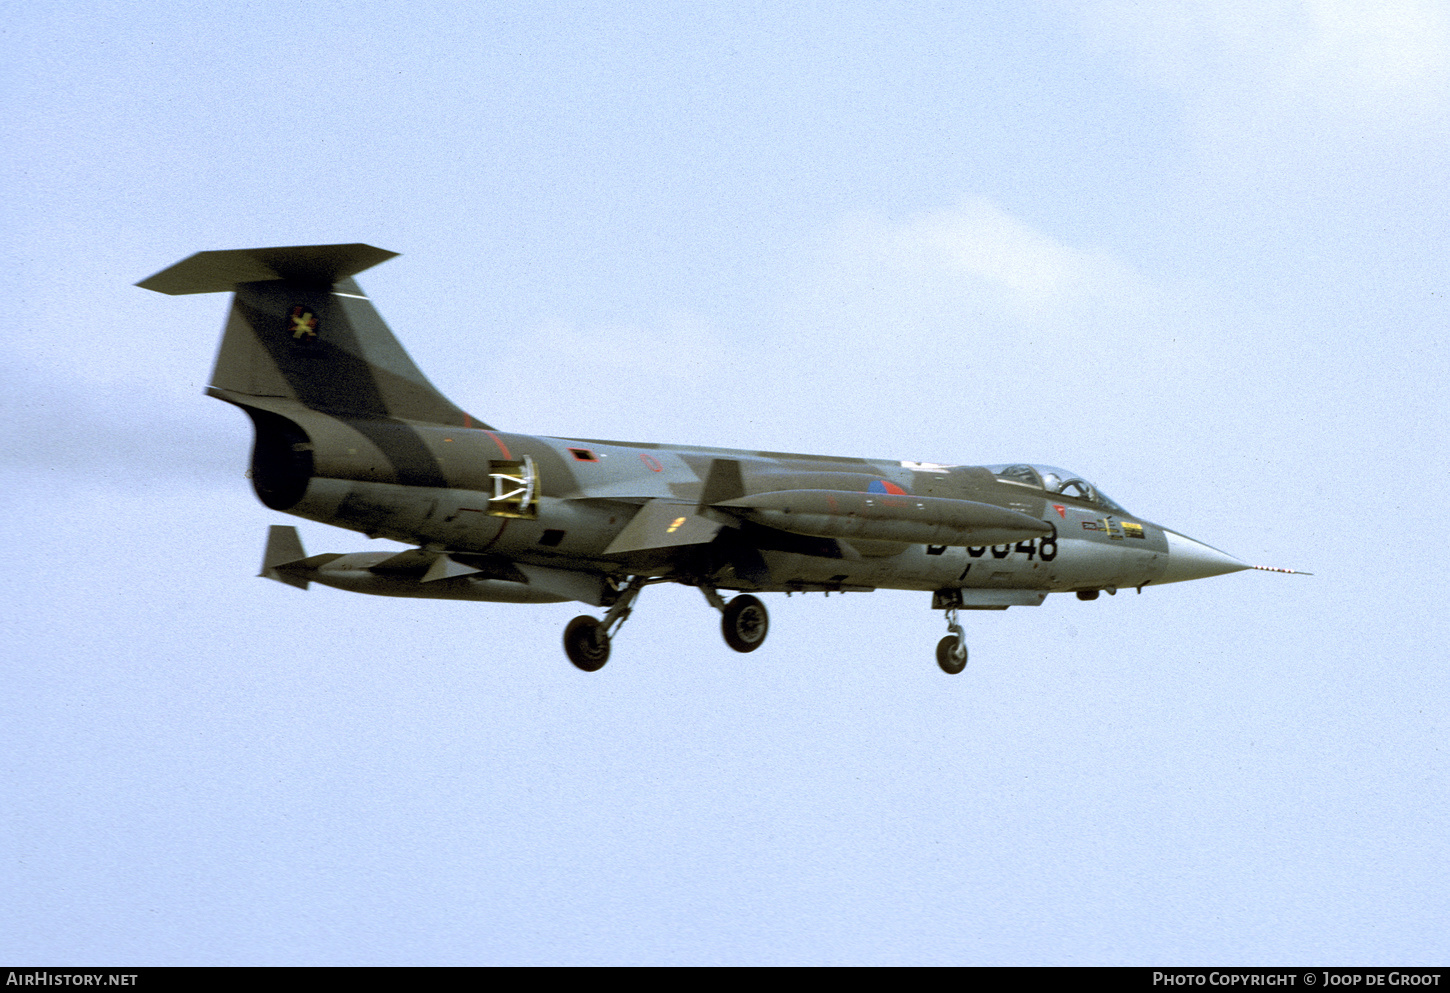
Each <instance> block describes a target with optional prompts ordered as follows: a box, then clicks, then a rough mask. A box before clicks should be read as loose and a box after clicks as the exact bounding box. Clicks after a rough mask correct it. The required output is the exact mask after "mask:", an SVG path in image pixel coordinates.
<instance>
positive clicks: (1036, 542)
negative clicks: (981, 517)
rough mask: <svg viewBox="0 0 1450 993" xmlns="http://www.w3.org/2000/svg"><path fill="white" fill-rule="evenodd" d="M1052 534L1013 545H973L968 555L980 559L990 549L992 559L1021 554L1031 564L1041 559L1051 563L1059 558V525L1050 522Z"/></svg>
mask: <svg viewBox="0 0 1450 993" xmlns="http://www.w3.org/2000/svg"><path fill="white" fill-rule="evenodd" d="M1048 526H1049V527H1051V528H1052V534H1050V535H1048V536H1047V537H1046V538H1033V539H1032V540H1031V541H1019V542H1017V544H1015V545H1013V544H1011V543H1008V544H1006V545H971V546H968V548H967V554H968V555H970V556H971V557H972V558H974V559H979V558H981V557H982V556H983V555H986V554H987V550H988V548H990V549H991V551H992V558H994V559H1005V558H1006V557H1007V556H1009V555H1011V554H1012V553H1013V552H1021V553H1023V554H1024V555H1026V556H1027V560H1028V561H1029V562H1030V561H1032V559H1034V558H1041V559H1042V561H1044V562H1051V561H1052V560H1053V559H1055V558H1057V525H1056V524H1052V523H1051V522H1049V524H1048Z"/></svg>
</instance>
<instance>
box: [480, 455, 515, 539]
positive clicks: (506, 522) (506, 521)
mask: <svg viewBox="0 0 1450 993" xmlns="http://www.w3.org/2000/svg"><path fill="white" fill-rule="evenodd" d="M499 447H500V448H503V446H502V445H500V446H499ZM504 454H508V453H507V451H505V453H504ZM508 526H509V519H508V518H507V517H505V518H504V519H503V523H502V524H500V525H499V526H498V534H496V535H494V536H493V540H492V541H490V542H489V543H488V544H487V545H484V546H483V548H480V549H479V551H480V552H482V551H486V550H488V549H490V548H492V547H493V546H494V545H496V544H498V540H499V539H500V538H502V537H503V533H504V532H505V531H507V530H508Z"/></svg>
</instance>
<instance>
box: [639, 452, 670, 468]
mask: <svg viewBox="0 0 1450 993" xmlns="http://www.w3.org/2000/svg"><path fill="white" fill-rule="evenodd" d="M639 460H640V461H641V462H643V463H644V464H645V465H647V466H649V471H650V472H664V471H665V466H664V463H663V462H661V461H660V460H659V459H657V458H655V457H654V456H653V455H651V454H649V452H640V453H639Z"/></svg>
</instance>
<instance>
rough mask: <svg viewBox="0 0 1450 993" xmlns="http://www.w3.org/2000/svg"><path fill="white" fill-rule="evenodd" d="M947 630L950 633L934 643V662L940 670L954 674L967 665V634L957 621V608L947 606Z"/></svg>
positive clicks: (950, 674)
mask: <svg viewBox="0 0 1450 993" xmlns="http://www.w3.org/2000/svg"><path fill="white" fill-rule="evenodd" d="M947 630H948V631H950V632H951V634H949V635H947V636H946V637H945V638H943V639H942V640H941V641H939V642H937V643H936V664H937V665H939V666H941V671H942V672H944V673H946V674H947V675H949V676H955V675H957V674H958V673H960V672H961V671H962V670H963V669H965V668H966V667H967V635H966V632H965V631H963V630H962V626H961V624H960V623H959V622H958V621H957V608H956V607H948V608H947Z"/></svg>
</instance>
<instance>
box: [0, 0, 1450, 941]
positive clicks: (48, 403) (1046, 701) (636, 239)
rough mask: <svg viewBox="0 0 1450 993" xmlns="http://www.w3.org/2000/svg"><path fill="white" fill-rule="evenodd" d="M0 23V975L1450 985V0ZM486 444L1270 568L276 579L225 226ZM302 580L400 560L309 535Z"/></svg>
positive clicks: (110, 9) (111, 15)
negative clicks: (1193, 978) (327, 277)
mask: <svg viewBox="0 0 1450 993" xmlns="http://www.w3.org/2000/svg"><path fill="white" fill-rule="evenodd" d="M630 8H631V5H619V4H582V5H547V4H497V5H493V4H435V5H428V6H425V7H421V8H417V7H410V6H406V5H400V4H381V3H333V4H305V5H299V4H296V3H280V2H273V0H260V2H252V3H242V4H231V5H213V6H199V5H185V6H182V5H174V4H168V3H155V2H150V3H123V2H111V3H74V2H66V0H56V2H50V3H45V4H39V3H31V4H12V5H10V7H9V8H8V9H7V12H6V14H5V17H4V18H3V24H0V115H3V118H0V119H3V121H4V129H5V135H6V137H5V141H4V150H3V151H0V169H3V173H0V238H3V239H4V240H5V242H6V243H7V256H8V258H9V259H10V263H9V264H8V265H5V266H3V267H0V299H3V300H4V301H5V304H4V310H3V314H4V316H3V317H0V346H3V361H0V411H3V417H0V537H3V539H4V542H3V544H4V547H5V548H7V549H8V551H9V555H10V563H9V567H8V568H6V569H4V570H3V572H0V603H3V607H0V624H3V627H0V646H3V647H0V662H3V679H4V686H5V690H4V691H3V692H0V959H3V960H6V961H11V962H22V961H23V962H30V963H36V964H57V965H58V964H72V965H80V964H104V965H123V964H126V965H130V964H135V965H146V964H153V965H154V964H183V963H185V964H212V963H240V964H289V963H297V964H374V963H376V964H420V963H439V964H470V963H486V964H491V963H878V964H887V963H1042V964H1065V963H1101V964H1156V963H1192V964H1204V963H1209V964H1211V963H1233V964H1239V963H1264V964H1279V963H1284V964H1360V965H1368V964H1390V965H1408V964H1444V962H1445V961H1446V959H1447V956H1450V927H1447V926H1446V922H1447V920H1450V885H1447V884H1450V801H1447V796H1450V755H1447V749H1450V675H1447V666H1446V649H1445V643H1446V639H1447V635H1450V624H1447V622H1446V613H1447V612H1446V609H1445V606H1444V602H1443V600H1444V595H1445V589H1446V585H1447V582H1446V581H1447V575H1446V568H1445V547H1446V541H1445V537H1444V534H1443V530H1442V529H1443V520H1442V519H1443V517H1444V513H1443V511H1442V508H1441V507H1440V502H1439V498H1438V497H1437V496H1436V494H1437V493H1438V492H1439V490H1440V488H1441V486H1442V485H1443V482H1444V480H1445V479H1446V477H1447V473H1450V464H1447V463H1450V460H1447V442H1446V435H1447V416H1446V401H1447V390H1446V382H1447V375H1450V361H1447V346H1446V325H1447V312H1450V308H1447V296H1446V295H1447V291H1450V265H1447V245H1450V220H1447V219H1450V195H1447V179H1450V127H1447V125H1450V11H1447V7H1446V6H1445V4H1444V3H1440V2H1433V0H1423V2H1421V0H1372V2H1364V3H1356V2H1350V0H1302V2H1293V0H1253V2H1242V3H1240V2H1220V3H1210V2H1189V0H1178V2H1162V3H1159V2H1152V0H1147V2H1131V3H1130V2H1126V0H1124V2H1089V3H1074V4H1065V3H1064V4H1057V3H1049V2H1024V3H1019V4H989V5H978V4H957V5H950V4H948V5H943V4H931V5H928V4H892V3H867V4H842V3H831V4H786V3H767V4H746V3H733V4H721V5H712V6H705V7H702V5H697V4H679V5H665V4H655V5H643V6H641V7H640V8H639V9H638V10H634V9H630ZM354 241H361V242H367V243H369V244H373V245H377V246H380V247H382V248H386V249H390V250H393V251H396V252H401V253H402V255H401V257H399V258H397V259H394V260H392V261H390V262H388V263H386V264H385V265H383V266H381V267H379V268H378V269H376V270H372V271H369V272H367V273H365V274H363V276H362V277H361V278H360V282H361V283H362V284H363V285H364V287H365V288H366V289H367V290H368V292H369V293H370V294H371V295H372V297H373V298H374V300H375V302H376V303H377V305H378V307H379V309H380V310H381V312H382V313H383V315H384V316H385V318H387V320H388V321H389V323H390V324H391V325H392V327H393V328H394V330H395V331H396V332H397V333H398V336H399V338H400V339H401V340H402V341H403V343H404V344H405V346H406V347H407V348H408V349H409V351H410V352H411V354H412V355H413V357H414V359H415V360H416V361H417V362H418V364H419V365H420V366H421V367H422V368H423V369H424V371H425V372H427V374H428V375H429V376H430V378H432V380H433V381H434V383H435V384H437V385H438V386H439V388H440V389H442V390H443V391H444V392H445V393H447V394H448V395H449V396H450V397H451V398H452V399H454V400H455V401H457V402H458V403H459V404H460V405H461V406H463V407H465V408H466V409H468V410H469V411H470V412H472V413H473V414H474V415H475V416H477V417H480V418H482V419H484V420H486V421H488V422H489V423H491V424H493V425H496V426H498V427H501V428H503V429H505V430H510V431H518V432H525V433H538V434H557V435H565V436H586V437H605V438H626V439H637V440H648V441H664V442H681V443H690V444H716V445H726V446H735V447H744V448H762V449H773V450H792V451H805V452H814V453H821V454H833V455H852V456H867V457H879V458H890V459H917V460H926V461H937V462H950V463H994V462H1005V461H1037V462H1047V463H1051V464H1055V465H1061V466H1066V467H1068V468H1071V469H1073V470H1074V471H1076V472H1079V473H1081V474H1083V475H1085V476H1087V477H1088V478H1090V479H1092V480H1093V481H1095V482H1096V483H1097V484H1098V485H1099V486H1101V487H1102V488H1103V489H1104V490H1105V491H1106V492H1107V493H1109V494H1111V495H1112V497H1113V498H1114V499H1116V500H1117V501H1118V502H1120V503H1122V504H1124V505H1125V506H1126V507H1128V508H1129V509H1130V510H1131V511H1133V512H1134V513H1137V514H1139V515H1141V516H1143V517H1146V518H1148V519H1151V520H1155V521H1158V522H1160V523H1162V524H1165V525H1167V526H1170V527H1173V528H1175V529H1176V530H1180V531H1183V532H1184V533H1186V534H1188V535H1191V536H1193V537H1195V538H1197V539H1199V540H1201V541H1205V542H1207V543H1209V544H1211V545H1214V546H1216V547H1219V548H1223V549H1225V550H1227V551H1229V552H1231V553H1233V554H1235V555H1238V556H1239V557H1241V558H1243V559H1245V560H1246V561H1250V562H1254V563H1261V564H1267V565H1275V566H1287V567H1293V568H1297V569H1303V570H1308V571H1311V572H1313V573H1314V574H1315V575H1314V576H1313V577H1303V576H1278V575H1271V574H1265V573H1239V574H1235V575H1231V576H1225V577H1219V578H1215V579H1210V580H1205V581H1202V582H1197V583H1187V584H1180V585H1177V586H1172V587H1164V588H1161V589H1154V588H1151V587H1150V588H1149V589H1147V590H1145V591H1144V592H1143V593H1142V595H1134V594H1126V595H1118V596H1116V597H1102V598H1100V599H1099V600H1097V601H1096V602H1092V603H1083V602H1080V601H1078V600H1076V599H1075V598H1072V597H1066V596H1061V595H1059V596H1054V597H1049V598H1048V600H1047V602H1046V603H1045V604H1044V605H1043V606H1041V607H1036V608H1013V609H1012V610H1009V611H1007V612H1005V613H974V614H970V615H967V617H966V624H967V633H968V639H969V643H970V645H971V663H970V665H969V666H968V667H967V670H966V672H965V673H963V674H962V675H961V676H958V677H949V676H946V675H944V674H943V673H942V672H941V671H940V670H938V668H937V666H936V664H935V661H934V654H933V653H934V646H935V644H936V641H937V639H938V638H939V637H941V635H942V634H944V633H945V628H944V625H943V622H942V618H941V615H940V614H939V613H934V612H932V611H931V610H930V609H929V597H928V596H927V595H926V594H921V593H903V592H891V591H882V592H877V593H874V594H869V595H865V594H863V595H856V594H852V595H847V596H844V597H839V596H837V597H830V598H823V597H820V596H813V597H792V598H789V599H787V598H784V597H780V596H771V597H768V598H767V603H768V606H769V607H770V609H771V611H772V626H771V635H770V639H769V641H768V642H767V644H766V645H765V647H764V648H762V649H761V650H760V651H759V652H756V653H754V654H752V655H748V656H743V655H737V654H736V653H734V652H732V651H730V650H729V649H728V648H727V647H726V646H725V645H724V643H723V641H722V640H721V638H720V634H719V618H718V614H716V613H715V612H714V611H712V610H711V609H710V608H709V607H708V605H707V604H706V603H705V602H704V600H703V598H702V597H701V596H700V595H699V594H698V592H696V591H692V590H686V589H683V588H668V589H667V588H658V587H655V588H651V589H649V590H648V591H647V592H646V593H645V594H644V595H643V596H642V597H641V599H640V601H639V603H638V606H637V609H636V611H635V614H634V616H633V617H632V618H631V620H630V622H629V623H628V624H627V625H626V626H625V627H624V628H623V630H622V631H621V632H620V634H619V636H618V638H617V639H616V641H615V644H614V652H613V655H612V658H611V661H610V663H609V665H608V666H607V667H606V668H605V669H604V670H602V671H601V672H599V673H597V674H593V675H588V674H584V673H581V672H579V671H577V670H575V669H574V668H573V667H572V666H570V665H569V664H568V662H567V661H566V660H565V658H564V656H563V654H562V651H561V646H560V634H561V632H562V630H563V627H564V625H565V623H566V622H567V621H568V620H569V618H570V617H572V616H573V615H574V614H576V613H579V612H580V605H577V604H558V605H549V606H512V605H504V604H470V603H449V602H438V603H430V602H426V601H398V600H391V599H387V598H368V597H362V596H358V595H355V594H348V593H343V592H340V591H336V590H330V589H326V588H322V587H316V586H314V587H313V589H312V590H311V591H309V592H306V593H304V592H302V591H300V590H297V589H293V588H291V587H288V586H284V585H281V584H278V583H270V582H267V581H265V580H262V579H258V578H255V574H256V572H257V568H258V563H259V561H260V557H261V551H262V544H263V541H264V539H265V533H266V528H267V526H268V525H269V524H279V523H288V522H289V521H290V520H292V519H290V518H287V517H286V516H285V515H281V514H277V513H274V512H272V511H269V510H267V509H266V508H265V507H263V506H262V505H261V504H260V503H259V502H257V500H256V499H255V498H254V497H253V495H252V493H251V490H250V487H249V484H248V482H247V480H246V479H245V478H244V472H245V469H246V462H247V454H248V449H249V445H250V432H251V429H250V426H249V424H248V422H247V420H246V418H245V417H244V416H243V415H242V414H241V413H240V412H239V411H237V410H235V409H234V408H231V407H228V406H227V405H225V404H221V403H218V402H216V401H214V400H210V399H207V398H206V397H204V396H203V395H202V390H203V388H204V386H205V384H206V381H207V377H208V375H209V373H210V369H211V363H212V360H213V357H214V354H215V349H216V346H217V342H218V339H219V336H220V331H221V327H222V322H223V319H224V315H225V308H226V299H225V297H224V296H193V297H175V298H172V297H164V296H161V295H157V294H153V293H148V292H146V291H144V290H140V289H138V288H136V287H134V286H133V285H132V284H133V283H135V282H136V281H137V280H139V279H142V278H144V277H146V276H148V275H150V274H151V273H153V272H156V271H157V270H159V269H162V268H164V267H166V266H168V265H170V264H172V263H173V262H176V261H178V260H180V259H181V258H183V257H185V256H187V255H190V254H191V253H193V252H196V251H200V250H205V249H228V248H246V247H254V246H268V245H290V244H314V243H329V242H354ZM300 531H301V534H302V538H303V541H304V543H305V544H306V546H307V548H308V550H309V552H324V551H334V552H346V551H359V550H365V549H375V548H382V547H386V545H387V543H385V542H369V541H368V540H367V539H366V538H364V537H363V536H361V535H357V534H353V533H351V532H346V531H341V530H338V529H333V528H328V527H325V526H323V525H318V524H312V523H306V522H302V523H301V526H300Z"/></svg>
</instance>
